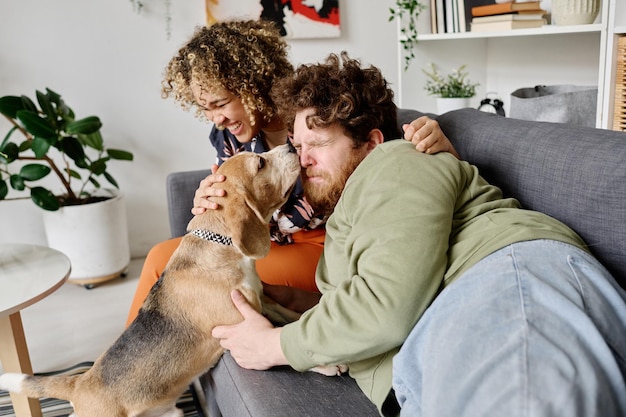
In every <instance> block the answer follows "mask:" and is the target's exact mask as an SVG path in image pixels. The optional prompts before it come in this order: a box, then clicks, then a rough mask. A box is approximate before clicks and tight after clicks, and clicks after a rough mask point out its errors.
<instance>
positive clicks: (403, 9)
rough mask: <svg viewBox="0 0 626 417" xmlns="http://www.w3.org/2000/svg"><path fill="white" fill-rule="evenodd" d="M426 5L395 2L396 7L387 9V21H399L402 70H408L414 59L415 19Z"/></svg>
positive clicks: (408, 0)
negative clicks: (402, 53)
mask: <svg viewBox="0 0 626 417" xmlns="http://www.w3.org/2000/svg"><path fill="white" fill-rule="evenodd" d="M425 9H426V5H425V4H422V3H421V2H420V1H419V0H396V7H395V9H394V8H390V9H389V21H390V22H391V21H392V20H394V19H396V18H397V19H398V20H399V21H400V35H401V38H400V44H401V45H402V49H404V70H405V71H406V70H407V69H409V65H410V64H411V61H412V60H413V59H414V58H415V50H414V48H415V45H416V44H417V41H418V39H417V37H418V31H417V19H418V18H419V15H420V13H421V12H423V11H424V10H425Z"/></svg>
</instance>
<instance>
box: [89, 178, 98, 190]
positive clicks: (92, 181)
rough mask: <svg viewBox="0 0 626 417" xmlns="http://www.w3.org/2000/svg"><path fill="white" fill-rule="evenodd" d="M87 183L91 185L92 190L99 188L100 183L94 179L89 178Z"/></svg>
mask: <svg viewBox="0 0 626 417" xmlns="http://www.w3.org/2000/svg"><path fill="white" fill-rule="evenodd" d="M89 182H90V183H92V184H93V186H94V188H100V183H99V182H98V180H96V179H95V178H94V177H89Z"/></svg>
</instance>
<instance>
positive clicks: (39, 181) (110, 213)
mask: <svg viewBox="0 0 626 417" xmlns="http://www.w3.org/2000/svg"><path fill="white" fill-rule="evenodd" d="M36 100H37V104H35V102H34V101H33V100H31V99H30V98H29V97H27V96H25V95H22V96H20V97H18V96H4V97H0V113H1V114H2V115H4V116H5V117H6V118H7V120H8V121H9V122H10V124H11V128H10V129H9V131H8V132H7V133H6V135H4V138H3V139H2V142H0V201H2V200H13V199H20V198H28V197H23V196H22V197H12V198H9V197H8V195H9V187H10V188H12V189H13V190H15V191H16V192H18V193H19V192H22V193H25V192H27V193H29V196H30V199H31V200H32V201H33V202H34V203H35V204H36V205H37V206H39V207H41V208H42V209H44V228H45V229H46V236H47V238H48V244H49V245H50V247H53V248H55V249H58V250H60V251H61V252H64V253H65V254H66V255H67V256H68V257H69V258H70V261H71V262H72V275H71V276H70V278H71V279H75V280H87V281H91V280H94V279H95V280H99V279H101V278H102V279H104V278H105V277H106V278H107V279H108V278H110V276H112V275H120V274H121V273H122V271H123V269H125V268H126V266H127V265H128V262H129V261H130V256H129V250H128V236H127V234H128V232H127V228H126V214H125V210H124V204H123V199H122V196H121V194H120V193H118V192H117V191H114V190H112V189H106V188H103V187H102V183H101V182H102V181H103V180H106V181H107V182H108V183H109V184H110V185H112V186H113V187H114V188H115V189H117V188H118V184H117V181H116V180H115V179H114V178H113V176H111V174H110V173H109V172H108V171H107V167H108V163H109V161H111V160H127V161H131V160H132V159H133V155H132V153H130V152H127V151H123V150H119V149H111V148H105V147H104V143H103V138H102V135H101V133H100V128H101V127H102V122H101V121H100V119H99V118H98V117H97V116H88V117H85V118H81V119H77V118H76V117H75V114H74V111H73V110H72V109H71V108H70V107H69V106H68V105H67V104H66V103H65V102H64V101H63V99H62V98H61V96H60V95H59V94H57V93H55V92H54V91H52V90H50V89H46V91H45V92H41V91H37V92H36ZM50 174H52V175H50ZM54 179H56V180H58V183H59V185H60V187H59V189H60V190H62V191H58V190H57V192H56V193H55V192H53V191H52V190H53V189H52V188H50V187H49V186H48V184H50V183H51V181H53V180H54ZM120 207H121V208H120ZM85 210H98V211H97V212H96V213H94V214H89V213H88V214H86V215H85V214H81V213H84V211H85ZM107 219H109V223H108V224H105V225H103V226H100V225H97V224H95V223H94V221H95V220H98V221H100V220H105V221H106V220H107ZM85 221H86V222H87V224H85V223H84V222H85ZM98 231H101V232H104V234H105V236H96V235H95V233H96V232H98ZM73 232H77V233H79V234H83V235H84V239H82V240H81V238H79V237H76V236H74V235H73ZM120 234H121V235H122V236H116V235H120ZM107 235H111V236H107ZM107 238H111V239H114V241H113V242H110V243H109V242H107ZM91 243H95V244H100V247H99V248H98V247H97V248H94V247H93V246H89V244H91ZM76 250H80V251H81V252H80V253H78V254H76V253H75V251H76ZM98 252H100V253H101V254H104V255H107V256H109V257H111V256H112V257H113V258H115V259H117V260H116V261H112V263H113V264H114V265H109V264H111V262H108V261H106V260H105V261H102V260H100V259H94V256H98V255H99V254H98ZM124 262H125V264H124V266H123V268H122V269H121V270H120V268H119V266H120V264H121V263H124ZM100 266H101V267H102V268H104V269H103V270H104V271H105V272H101V271H102V268H97V267H100ZM94 267H96V269H95V270H94ZM96 275H97V276H96ZM81 283H86V281H82V282H81Z"/></svg>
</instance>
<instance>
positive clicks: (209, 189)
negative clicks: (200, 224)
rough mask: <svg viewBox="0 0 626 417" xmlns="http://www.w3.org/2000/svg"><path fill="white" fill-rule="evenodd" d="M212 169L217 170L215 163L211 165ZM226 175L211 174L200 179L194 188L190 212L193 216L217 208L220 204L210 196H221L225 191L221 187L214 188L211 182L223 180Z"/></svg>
mask: <svg viewBox="0 0 626 417" xmlns="http://www.w3.org/2000/svg"><path fill="white" fill-rule="evenodd" d="M212 171H213V172H215V171H217V165H213V167H212ZM225 180H226V177H225V176H224V175H221V174H211V175H209V176H208V177H206V178H205V179H203V180H202V181H200V185H199V186H198V189H197V190H196V194H195V196H194V198H193V208H192V209H191V213H192V214H193V215H194V216H197V215H199V214H202V213H204V212H205V211H206V210H207V209H208V210H217V209H219V208H220V205H219V204H217V203H216V202H215V201H211V200H210V198H211V197H223V196H225V195H226V191H225V190H223V189H221V188H214V187H213V184H215V183H218V182H224V181H225Z"/></svg>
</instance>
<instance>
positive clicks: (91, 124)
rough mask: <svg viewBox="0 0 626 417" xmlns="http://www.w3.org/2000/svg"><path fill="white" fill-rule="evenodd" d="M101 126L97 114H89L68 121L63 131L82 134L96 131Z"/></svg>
mask: <svg viewBox="0 0 626 417" xmlns="http://www.w3.org/2000/svg"><path fill="white" fill-rule="evenodd" d="M101 127H102V122H101V121H100V118H99V117H98V116H89V117H85V118H84V119H80V120H75V121H73V122H71V123H68V124H67V126H66V127H65V131H66V132H67V133H70V134H78V133H82V134H84V135H89V134H91V133H96V132H97V131H98V130H100V128H101Z"/></svg>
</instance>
